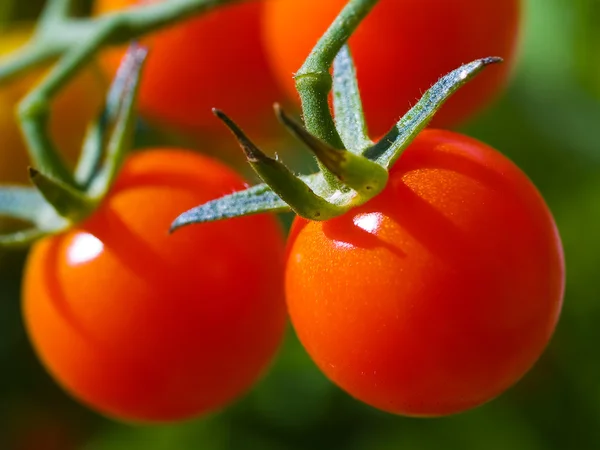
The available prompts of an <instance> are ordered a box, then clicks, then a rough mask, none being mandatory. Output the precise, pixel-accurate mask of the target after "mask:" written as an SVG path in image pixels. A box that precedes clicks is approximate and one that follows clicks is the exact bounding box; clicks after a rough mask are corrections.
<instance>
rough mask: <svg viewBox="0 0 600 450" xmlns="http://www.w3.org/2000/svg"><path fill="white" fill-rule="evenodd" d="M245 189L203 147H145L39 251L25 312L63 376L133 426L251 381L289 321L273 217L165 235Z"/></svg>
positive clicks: (202, 407) (230, 394) (216, 403)
mask: <svg viewBox="0 0 600 450" xmlns="http://www.w3.org/2000/svg"><path fill="white" fill-rule="evenodd" d="M243 186H244V184H243V183H242V180H241V179H240V178H239V176H238V175H237V174H235V173H234V172H232V171H231V170H229V169H227V168H226V167H225V166H223V165H222V164H220V163H218V162H216V161H213V160H210V159H208V158H206V157H202V156H200V155H196V154H193V153H187V152H184V151H177V150H155V151H147V152H143V153H139V154H136V155H135V156H132V157H131V158H130V159H129V161H128V162H127V164H126V165H125V167H124V169H123V171H122V173H121V174H120V178H119V180H118V181H117V183H116V185H115V186H114V188H113V190H112V192H111V193H110V195H109V196H108V198H106V199H105V201H104V203H103V204H102V206H101V207H100V209H99V210H98V211H96V212H95V214H94V215H93V216H92V217H91V218H90V219H89V220H87V221H86V222H85V223H83V224H81V225H80V226H78V227H77V228H75V229H73V230H71V231H69V232H68V233H65V234H63V235H59V236H56V237H50V238H46V239H44V240H42V241H41V242H39V243H38V244H36V245H35V246H34V248H33V249H32V252H31V253H30V256H29V260H28V264H27V267H26V273H25V279H24V316H25V321H26V325H27V329H28V331H29V334H30V336H31V339H32V341H33V344H34V347H35V348H36V350H37V353H38V354H39V356H40V357H41V359H42V361H43V363H44V364H45V365H46V366H47V368H48V369H49V371H50V372H51V373H52V374H53V375H54V376H55V377H56V379H57V380H58V381H59V382H60V384H62V385H63V386H64V387H65V388H66V389H67V390H68V391H70V392H71V393H72V394H73V395H74V396H76V397H78V398H79V399H81V400H82V401H84V402H85V403H87V404H88V405H90V406H91V407H92V408H94V409H96V410H98V411H100V412H102V413H104V414H107V415H110V416H114V417H116V418H120V419H125V420H131V421H173V420H179V419H183V418H187V417H191V416H195V415H198V414H201V413H204V412H207V411H211V410H214V409H216V408H220V407H222V406H223V405H224V404H226V403H227V402H230V401H232V400H233V399H234V398H235V397H237V396H239V395H241V394H242V393H243V392H244V391H245V390H247V389H248V388H249V387H250V386H251V385H252V383H253V382H254V381H255V380H256V379H257V378H258V376H259V375H260V373H261V372H262V371H263V370H264V369H265V366H266V365H267V363H268V362H269V361H270V359H271V358H272V357H273V355H274V353H275V351H276V349H277V348H278V345H279V343H280V341H281V339H282V335H283V330H284V325H285V317H286V312H285V302H284V300H283V286H282V284H283V282H282V279H283V276H282V275H283V243H282V241H283V239H282V233H281V230H280V228H279V226H278V223H277V221H276V220H275V219H274V218H273V217H270V216H266V215H258V216H252V217H245V218H240V219H234V220H228V221H223V222H216V223H210V224H203V225H198V226H191V227H187V228H184V229H182V230H180V231H178V232H177V233H175V234H173V235H172V236H169V234H168V233H167V231H168V229H169V225H170V223H171V221H172V220H173V219H174V218H175V217H176V216H177V215H178V214H180V213H181V212H182V211H185V210H187V209H189V208H191V207H193V206H195V205H198V204H200V203H204V202H206V201H208V200H210V199H213V198H216V197H219V196H221V195H224V194H227V193H230V192H232V191H234V190H238V189H241V188H243Z"/></svg>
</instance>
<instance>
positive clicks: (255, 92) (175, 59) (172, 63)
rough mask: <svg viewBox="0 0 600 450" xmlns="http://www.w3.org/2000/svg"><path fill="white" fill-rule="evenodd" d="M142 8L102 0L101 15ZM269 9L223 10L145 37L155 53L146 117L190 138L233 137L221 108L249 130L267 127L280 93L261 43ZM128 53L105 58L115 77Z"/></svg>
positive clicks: (146, 87) (143, 98) (143, 94)
mask: <svg viewBox="0 0 600 450" xmlns="http://www.w3.org/2000/svg"><path fill="white" fill-rule="evenodd" d="M153 1H154V2H157V1H161V0H153ZM150 2H152V1H150ZM141 3H149V2H148V1H146V2H143V1H136V0H96V2H95V11H96V13H98V14H102V13H107V12H110V11H115V10H120V9H125V8H129V7H133V6H134V5H136V4H141ZM261 8H262V4H261V3H260V2H257V1H251V2H244V3H242V4H239V5H231V6H226V7H220V8H217V9H215V10H214V11H212V12H210V13H208V14H206V15H202V16H200V17H197V18H193V19H190V20H187V21H185V22H183V23H179V24H177V25H176V26H174V27H172V28H169V29H167V30H165V31H159V32H157V33H155V34H153V35H151V36H150V37H148V38H145V43H146V44H147V45H149V46H150V48H151V52H150V54H149V57H148V60H147V64H146V67H145V69H144V77H143V81H142V84H141V91H140V97H139V105H140V111H141V113H142V114H143V115H144V116H145V117H146V118H147V119H149V120H150V121H153V122H158V123H162V124H165V125H167V126H169V127H172V128H176V129H178V130H181V131H185V132H188V133H194V134H198V133H203V134H209V135H214V134H217V135H218V136H221V135H226V136H229V134H227V131H226V128H225V127H224V126H223V125H222V124H220V123H219V122H218V121H217V120H216V119H215V118H214V116H213V115H212V113H211V109H212V108H213V107H218V108H220V109H223V110H224V111H226V112H227V113H228V114H229V115H231V116H232V117H234V118H236V120H240V122H241V123H243V125H244V127H245V128H249V129H252V128H254V129H261V130H264V129H265V125H266V122H269V120H266V118H268V119H271V117H272V104H273V102H275V101H276V100H277V97H278V91H277V89H276V83H275V82H274V81H273V76H272V74H271V72H270V69H269V66H268V62H267V58H266V54H265V51H264V49H263V47H262V43H261V38H260V21H261ZM122 55H123V51H122V50H119V51H117V52H112V53H107V54H106V57H105V58H103V63H104V66H105V67H106V69H107V71H108V73H109V74H111V75H112V74H114V73H115V72H116V69H117V67H118V65H119V62H120V59H121V57H122ZM270 122H271V123H275V121H274V120H270Z"/></svg>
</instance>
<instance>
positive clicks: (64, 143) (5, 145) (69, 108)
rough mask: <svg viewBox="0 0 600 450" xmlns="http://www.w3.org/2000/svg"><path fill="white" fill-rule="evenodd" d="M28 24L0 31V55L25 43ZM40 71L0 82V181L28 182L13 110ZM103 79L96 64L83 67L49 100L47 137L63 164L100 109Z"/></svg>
mask: <svg viewBox="0 0 600 450" xmlns="http://www.w3.org/2000/svg"><path fill="white" fill-rule="evenodd" d="M32 31H33V26H32V25H22V26H19V27H13V28H10V29H8V30H6V31H2V32H1V33H0V57H4V56H6V55H7V54H8V53H10V52H12V51H15V50H17V49H18V48H19V47H21V46H23V45H24V44H26V42H27V40H28V39H29V38H30V36H31V33H32ZM43 75H44V71H43V70H36V71H34V72H33V73H29V74H27V75H25V76H18V77H16V79H14V80H11V81H10V82H9V83H6V84H0V144H1V145H2V151H1V152H0V181H1V182H3V183H21V184H25V183H27V184H28V183H29V178H28V174H27V166H28V165H30V162H29V157H28V154H27V149H26V146H25V141H24V139H23V137H22V134H21V129H20V128H19V125H18V123H17V120H16V117H15V113H16V107H17V104H18V102H19V101H20V100H22V99H23V97H24V96H25V95H26V94H27V93H28V92H29V91H30V90H31V89H32V88H33V87H34V86H35V84H36V83H38V82H39V81H40V80H41V77H42V76H43ZM105 88H106V80H105V79H104V77H103V76H102V74H101V73H100V71H99V70H98V68H97V67H93V66H90V67H87V68H86V69H84V70H83V71H82V72H81V73H80V74H78V75H77V76H76V77H75V78H74V80H73V81H72V82H70V83H69V84H68V85H67V86H66V88H65V89H64V90H62V91H61V92H60V93H59V94H58V95H57V97H56V99H55V100H53V102H52V104H51V110H50V119H49V120H50V124H49V132H50V136H51V137H52V139H53V140H54V142H55V143H56V147H57V150H59V151H60V153H61V155H62V156H63V157H64V158H65V160H66V161H67V163H69V164H71V165H73V163H74V162H75V161H76V160H77V157H78V155H79V152H80V149H81V145H82V140H83V137H84V135H85V131H86V129H87V126H88V124H89V123H90V122H91V121H92V119H93V118H94V117H95V115H96V114H97V113H98V112H99V111H100V107H101V106H102V104H103V101H104V90H105Z"/></svg>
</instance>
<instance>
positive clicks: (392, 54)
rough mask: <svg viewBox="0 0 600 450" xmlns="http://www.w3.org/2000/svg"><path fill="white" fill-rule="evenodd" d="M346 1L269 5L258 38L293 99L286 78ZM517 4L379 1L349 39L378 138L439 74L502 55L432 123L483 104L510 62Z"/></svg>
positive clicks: (500, 0) (501, 0)
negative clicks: (502, 59)
mask: <svg viewBox="0 0 600 450" xmlns="http://www.w3.org/2000/svg"><path fill="white" fill-rule="evenodd" d="M346 3H347V1H346V0H327V1H323V0H302V1H296V0H270V1H267V2H266V3H265V19H264V30H263V39H264V42H265V46H266V48H267V50H268V52H269V58H270V61H271V63H272V65H273V69H274V71H275V74H276V76H277V78H278V80H279V81H280V83H281V85H282V86H283V87H284V88H285V89H286V90H287V92H289V94H290V95H291V96H292V97H293V98H297V94H296V91H295V87H294V81H293V74H294V73H295V72H296V71H297V70H298V69H299V68H300V66H301V65H302V63H303V62H304V60H305V58H306V57H307V56H308V54H309V53H310V51H311V49H312V48H313V47H314V45H315V44H316V43H317V40H318V39H319V38H320V37H321V35H322V34H323V33H324V32H325V30H326V29H327V28H328V27H329V25H330V24H331V23H332V22H333V20H334V19H335V17H336V15H337V14H338V13H339V11H340V10H341V9H342V8H343V7H344V6H345V4H346ZM521 3H522V2H521V0H490V1H473V0H381V1H380V2H379V3H377V4H376V5H375V7H374V9H373V10H372V11H371V13H370V14H369V15H368V16H367V17H366V18H365V20H364V21H363V22H362V23H361V24H360V25H359V27H358V29H357V31H356V33H355V34H354V35H352V37H351V38H350V47H351V50H352V53H353V56H354V59H355V63H356V67H357V73H358V82H359V87H360V91H361V94H362V97H363V101H364V108H365V114H366V117H367V122H368V124H369V128H370V131H371V133H372V135H373V136H377V135H380V134H382V133H384V132H385V131H387V130H388V129H389V128H391V126H392V125H393V124H394V123H395V122H396V121H397V120H398V119H399V118H400V117H401V116H402V115H403V114H404V113H405V112H406V111H407V110H408V109H409V108H410V107H411V106H412V105H414V104H415V103H416V102H417V100H418V99H419V98H420V97H421V95H422V94H423V93H424V92H425V91H426V90H427V89H429V87H431V85H432V84H433V83H435V82H436V81H437V80H438V78H439V77H441V76H442V75H445V74H446V73H448V72H450V71H451V70H454V69H456V68H458V67H459V66H460V65H461V64H464V63H467V62H470V61H472V60H475V59H478V58H483V57H488V56H501V57H502V58H504V60H505V62H504V64H501V65H497V66H494V67H490V68H488V69H487V70H486V71H485V72H484V73H482V74H480V75H479V76H478V77H477V78H476V79H475V80H473V81H471V82H470V83H469V84H468V85H467V86H466V87H463V88H462V89H461V90H460V91H459V92H458V93H457V94H455V95H454V97H453V98H451V99H450V100H449V101H448V103H447V104H446V105H445V106H444V107H443V108H442V109H441V110H440V112H439V113H438V114H437V115H436V116H435V118H434V124H435V126H437V127H443V128H445V127H449V126H453V125H456V124H459V123H461V122H463V121H464V120H466V119H467V118H469V117H471V116H472V115H473V114H475V113H476V112H477V111H479V110H480V109H481V108H483V107H484V106H486V105H487V104H488V103H489V102H490V101H491V100H492V99H493V97H494V96H495V95H497V94H498V92H499V91H500V89H501V88H502V87H503V85H504V84H505V83H506V80H507V77H508V76H509V73H510V71H511V68H512V66H513V63H514V60H515V50H516V48H517V42H518V35H519V22H520V15H521Z"/></svg>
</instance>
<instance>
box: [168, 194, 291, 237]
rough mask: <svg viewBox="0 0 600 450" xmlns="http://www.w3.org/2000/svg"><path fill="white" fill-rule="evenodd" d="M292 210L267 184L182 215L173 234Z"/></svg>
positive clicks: (174, 225)
mask: <svg viewBox="0 0 600 450" xmlns="http://www.w3.org/2000/svg"><path fill="white" fill-rule="evenodd" d="M289 211H291V208H290V207H289V206H288V205H287V203H285V202H284V201H283V200H281V199H280V198H279V197H278V196H277V194H275V193H274V192H273V191H272V190H271V188H270V187H269V186H267V185H266V184H258V185H256V186H252V187H251V188H248V189H246V190H244V191H239V192H234V193H233V194H229V195H226V196H224V197H221V198H218V199H216V200H212V201H210V202H208V203H205V204H203V205H201V206H198V207H196V208H193V209H190V210H189V211H187V212H184V213H183V214H181V215H180V216H179V217H177V219H175V221H174V222H173V224H172V225H171V232H173V231H175V230H177V229H178V228H181V227H183V226H186V225H190V224H193V223H204V222H213V221H215V220H221V219H229V218H232V217H240V216H247V215H250V214H256V213H262V212H273V213H280V212H289Z"/></svg>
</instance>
